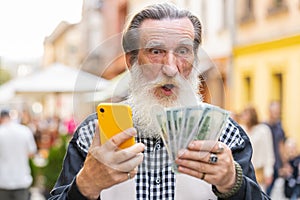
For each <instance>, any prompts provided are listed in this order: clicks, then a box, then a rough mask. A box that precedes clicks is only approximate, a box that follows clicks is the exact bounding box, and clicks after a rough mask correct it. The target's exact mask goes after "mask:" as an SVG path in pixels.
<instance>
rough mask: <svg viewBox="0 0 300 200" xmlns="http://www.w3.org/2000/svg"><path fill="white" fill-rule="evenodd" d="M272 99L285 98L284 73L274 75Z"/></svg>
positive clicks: (280, 99)
mask: <svg viewBox="0 0 300 200" xmlns="http://www.w3.org/2000/svg"><path fill="white" fill-rule="evenodd" d="M271 92H272V93H271V97H272V99H275V100H278V101H282V98H283V80H282V73H274V74H273V75H272V91H271Z"/></svg>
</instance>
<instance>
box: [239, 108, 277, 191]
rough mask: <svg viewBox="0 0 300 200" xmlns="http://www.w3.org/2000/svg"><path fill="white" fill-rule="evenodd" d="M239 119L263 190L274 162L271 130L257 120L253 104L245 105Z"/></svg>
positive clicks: (271, 173)
mask: <svg viewBox="0 0 300 200" xmlns="http://www.w3.org/2000/svg"><path fill="white" fill-rule="evenodd" d="M240 119H241V124H242V126H243V128H244V129H245V131H246V133H247V134H248V136H249V138H250V141H251V143H252V148H253V155H252V163H253V165H254V169H255V175H256V179H257V182H258V183H259V184H260V186H261V187H262V189H263V190H264V191H265V190H266V187H267V186H269V185H270V184H271V183H272V180H273V166H274V162H275V158H274V151H273V140H272V133H271V130H270V128H269V127H268V126H267V125H265V124H263V123H260V122H259V120H258V116H257V112H256V109H255V108H254V107H253V106H247V107H246V108H245V109H244V110H243V112H242V114H241V118H240Z"/></svg>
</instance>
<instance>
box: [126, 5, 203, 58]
mask: <svg viewBox="0 0 300 200" xmlns="http://www.w3.org/2000/svg"><path fill="white" fill-rule="evenodd" d="M185 17H187V18H189V19H190V21H191V22H192V24H193V27H194V32H195V38H194V52H195V53H196V52H197V50H198V48H199V45H200V44H201V40H202V38H201V31H202V27H201V22H200V20H199V19H198V18H197V17H196V16H195V15H193V14H192V13H191V12H190V11H188V10H184V9H179V8H178V7H176V6H175V5H173V4H170V3H161V4H153V5H150V6H147V7H146V8H144V9H143V10H141V11H140V12H138V13H137V14H136V15H134V17H133V18H132V20H131V21H130V23H129V25H128V26H127V28H126V29H125V31H124V33H123V38H122V46H123V50H124V51H125V53H129V54H130V55H131V58H130V63H131V64H133V63H134V62H135V61H136V59H137V54H138V50H139V37H138V36H139V35H138V29H139V28H140V26H141V24H142V22H143V21H144V20H146V19H154V20H162V19H181V18H185Z"/></svg>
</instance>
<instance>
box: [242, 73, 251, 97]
mask: <svg viewBox="0 0 300 200" xmlns="http://www.w3.org/2000/svg"><path fill="white" fill-rule="evenodd" d="M244 86H245V100H246V101H245V102H247V103H251V102H252V79H251V77H250V76H246V77H245V79H244Z"/></svg>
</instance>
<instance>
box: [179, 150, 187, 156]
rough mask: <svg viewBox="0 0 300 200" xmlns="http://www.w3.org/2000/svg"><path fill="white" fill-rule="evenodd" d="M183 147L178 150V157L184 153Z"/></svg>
mask: <svg viewBox="0 0 300 200" xmlns="http://www.w3.org/2000/svg"><path fill="white" fill-rule="evenodd" d="M185 151H186V150H185V149H180V150H179V151H178V157H181V156H183V155H184V153H185Z"/></svg>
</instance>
